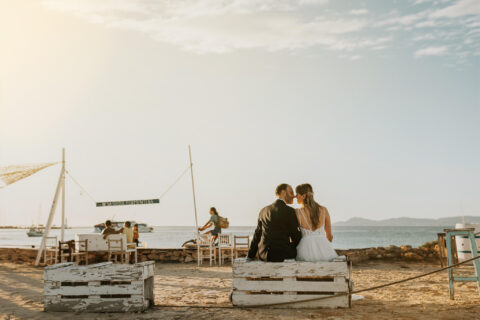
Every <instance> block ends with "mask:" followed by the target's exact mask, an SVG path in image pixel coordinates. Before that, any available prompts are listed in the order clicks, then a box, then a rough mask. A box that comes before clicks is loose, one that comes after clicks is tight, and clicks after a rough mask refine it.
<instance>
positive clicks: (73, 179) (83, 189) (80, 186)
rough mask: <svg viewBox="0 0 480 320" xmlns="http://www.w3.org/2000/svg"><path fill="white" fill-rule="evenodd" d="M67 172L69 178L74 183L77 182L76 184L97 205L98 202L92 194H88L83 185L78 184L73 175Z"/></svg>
mask: <svg viewBox="0 0 480 320" xmlns="http://www.w3.org/2000/svg"><path fill="white" fill-rule="evenodd" d="M65 172H66V173H67V174H68V176H69V177H70V178H71V179H72V181H73V182H75V184H76V185H77V186H78V187H79V188H80V189H82V191H83V192H85V193H86V194H87V196H89V197H90V199H92V200H93V202H95V203H96V202H97V201H95V199H94V198H93V197H92V196H91V195H90V193H88V191H87V190H85V188H84V187H82V185H81V184H80V183H78V181H77V180H75V178H74V177H72V175H71V174H70V172H68V170H65Z"/></svg>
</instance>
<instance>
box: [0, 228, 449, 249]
mask: <svg viewBox="0 0 480 320" xmlns="http://www.w3.org/2000/svg"><path fill="white" fill-rule="evenodd" d="M448 227H453V226H446V227H438V226H435V227H347V226H341V227H340V226H333V247H334V248H335V249H355V248H370V247H387V246H389V245H396V246H401V245H411V246H412V247H418V246H421V245H422V244H424V243H425V242H429V241H434V240H436V239H437V233H439V232H442V231H443V229H444V228H448ZM254 230H255V227H230V228H228V229H226V230H224V232H229V233H232V234H235V235H253V232H254ZM27 231H28V229H0V247H23V248H25V247H34V248H35V247H38V246H39V245H40V242H41V239H42V238H41V237H28V236H27ZM84 233H94V229H93V227H91V228H90V227H89V228H71V229H66V230H65V240H70V239H74V238H75V235H76V234H84ZM50 236H57V237H58V239H60V230H59V229H53V230H51V231H50ZM194 237H195V228H194V227H165V226H160V227H153V232H151V233H140V241H141V243H140V246H142V247H146V248H180V247H181V246H182V245H183V243H184V242H186V241H188V240H190V239H193V238H194Z"/></svg>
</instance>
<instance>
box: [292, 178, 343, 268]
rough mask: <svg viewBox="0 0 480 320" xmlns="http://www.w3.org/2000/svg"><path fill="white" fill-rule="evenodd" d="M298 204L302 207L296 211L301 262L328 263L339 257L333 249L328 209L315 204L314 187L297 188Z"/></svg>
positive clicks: (304, 185) (298, 257)
mask: <svg viewBox="0 0 480 320" xmlns="http://www.w3.org/2000/svg"><path fill="white" fill-rule="evenodd" d="M295 192H296V193H297V196H296V197H297V202H298V204H300V205H301V207H300V208H298V209H295V213H296V214H297V219H298V224H299V225H300V230H301V232H302V240H300V243H299V244H298V246H297V258H296V260H299V261H328V260H331V259H333V258H336V257H337V256H338V255H337V253H336V252H335V250H334V249H333V247H332V245H331V242H332V240H333V235H332V225H331V223H330V215H329V213H328V210H327V208H325V207H322V206H321V205H319V204H318V203H316V202H315V200H314V198H313V189H312V186H311V185H310V184H308V183H305V184H301V185H299V186H297V187H296V188H295Z"/></svg>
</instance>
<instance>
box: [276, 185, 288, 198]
mask: <svg viewBox="0 0 480 320" xmlns="http://www.w3.org/2000/svg"><path fill="white" fill-rule="evenodd" d="M287 188H288V184H286V183H282V184H279V185H278V186H277V188H276V189H275V195H276V196H279V195H280V193H282V191H283V190H287Z"/></svg>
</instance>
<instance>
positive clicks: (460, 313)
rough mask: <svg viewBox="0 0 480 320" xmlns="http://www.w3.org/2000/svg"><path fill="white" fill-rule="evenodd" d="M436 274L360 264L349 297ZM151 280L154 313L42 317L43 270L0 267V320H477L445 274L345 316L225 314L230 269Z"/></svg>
mask: <svg viewBox="0 0 480 320" xmlns="http://www.w3.org/2000/svg"><path fill="white" fill-rule="evenodd" d="M437 268H439V266H438V265H433V264H424V263H404V262H391V263H389V262H369V263H363V264H360V265H357V266H354V271H353V277H354V281H355V290H358V289H362V288H366V287H371V286H374V285H379V284H382V283H386V282H391V281H395V280H400V279H402V278H406V277H410V276H414V275H418V274H421V273H425V272H428V271H432V270H435V269H437ZM469 270H470V271H472V270H473V267H469ZM155 273H156V276H155V303H156V305H157V306H155V307H154V308H152V309H150V310H149V311H147V312H145V313H127V314H122V313H116V314H113V313H111V314H100V313H93V314H92V313H90V314H89V313H47V312H43V302H42V294H43V280H42V279H43V269H42V268H35V267H32V266H28V265H22V264H13V263H5V262H0V319H67V318H68V319H71V320H74V319H79V320H83V319H89V320H91V319H249V320H251V319H456V320H460V319H469V320H472V319H480V296H479V294H478V289H477V285H476V284H475V283H461V284H456V285H455V300H454V301H452V300H450V299H449V295H448V280H447V279H448V277H447V273H446V272H442V273H438V274H435V275H432V276H428V277H426V278H422V279H417V280H414V281H412V282H406V283H402V284H398V285H395V286H391V287H387V288H384V289H380V290H376V291H370V292H366V293H364V294H363V295H364V296H365V299H363V300H359V301H353V303H352V308H351V309H297V310H293V309H252V308H251V309H239V308H232V307H231V304H230V303H229V301H228V295H229V292H230V290H231V274H232V273H231V267H230V266H226V267H206V265H205V267H201V268H198V267H197V266H196V265H195V264H160V263H157V265H156V272H155ZM199 306H200V307H199ZM202 306H210V307H213V308H205V307H202Z"/></svg>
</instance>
